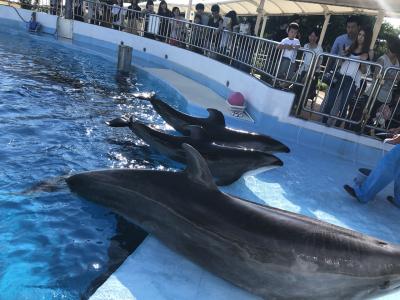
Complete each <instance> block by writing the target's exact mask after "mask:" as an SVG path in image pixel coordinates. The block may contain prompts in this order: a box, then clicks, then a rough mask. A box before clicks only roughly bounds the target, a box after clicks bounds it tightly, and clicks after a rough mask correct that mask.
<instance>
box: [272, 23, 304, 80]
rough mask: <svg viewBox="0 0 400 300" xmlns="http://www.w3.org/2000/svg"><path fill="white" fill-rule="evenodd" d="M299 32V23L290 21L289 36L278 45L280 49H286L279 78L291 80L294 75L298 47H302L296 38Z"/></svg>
mask: <svg viewBox="0 0 400 300" xmlns="http://www.w3.org/2000/svg"><path fill="white" fill-rule="evenodd" d="M298 32H299V25H298V24H297V23H290V24H289V27H288V33H287V35H288V36H287V38H284V39H283V40H282V41H281V43H280V44H279V45H278V46H277V48H278V49H282V50H284V51H283V54H282V60H281V64H280V66H279V71H278V77H279V78H284V79H287V80H290V79H291V78H292V77H293V73H294V69H295V62H296V56H297V49H299V48H300V41H299V40H298V39H297V38H296V36H297V34H298Z"/></svg>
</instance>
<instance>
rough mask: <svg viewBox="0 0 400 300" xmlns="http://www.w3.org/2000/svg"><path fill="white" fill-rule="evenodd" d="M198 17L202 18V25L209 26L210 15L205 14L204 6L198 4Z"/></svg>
mask: <svg viewBox="0 0 400 300" xmlns="http://www.w3.org/2000/svg"><path fill="white" fill-rule="evenodd" d="M195 8H196V15H199V16H200V18H201V22H200V24H201V25H208V21H209V19H210V15H209V14H207V13H205V12H204V4H203V3H197V4H196V7H195Z"/></svg>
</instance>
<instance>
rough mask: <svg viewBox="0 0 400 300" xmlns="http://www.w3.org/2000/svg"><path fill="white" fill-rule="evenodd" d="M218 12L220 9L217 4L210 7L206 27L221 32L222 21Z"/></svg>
mask: <svg viewBox="0 0 400 300" xmlns="http://www.w3.org/2000/svg"><path fill="white" fill-rule="evenodd" d="M219 11H220V9H219V5H218V4H214V5H213V6H211V18H209V20H208V24H207V25H208V26H210V27H214V28H217V29H219V30H222V27H223V23H224V20H223V19H222V17H221V15H220V14H219Z"/></svg>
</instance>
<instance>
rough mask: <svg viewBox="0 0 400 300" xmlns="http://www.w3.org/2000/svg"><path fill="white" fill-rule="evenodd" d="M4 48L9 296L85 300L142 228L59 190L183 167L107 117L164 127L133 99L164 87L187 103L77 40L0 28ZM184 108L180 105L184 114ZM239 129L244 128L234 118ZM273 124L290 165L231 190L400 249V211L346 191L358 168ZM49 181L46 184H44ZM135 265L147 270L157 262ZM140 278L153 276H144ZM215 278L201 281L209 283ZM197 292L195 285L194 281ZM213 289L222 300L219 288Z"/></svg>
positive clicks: (165, 284) (0, 110)
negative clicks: (137, 171) (71, 180)
mask: <svg viewBox="0 0 400 300" xmlns="http://www.w3.org/2000/svg"><path fill="white" fill-rule="evenodd" d="M7 30H9V29H7ZM10 40H12V41H13V43H10V42H9V41H10ZM0 49H1V50H0V51H1V53H0V54H1V55H2V57H3V58H4V63H3V64H2V66H1V67H0V72H1V73H0V75H1V79H0V81H1V88H0V96H1V99H2V103H1V107H0V114H1V116H3V118H2V121H0V122H1V123H0V132H1V133H2V135H1V138H2V142H3V143H2V145H3V148H2V150H0V156H1V157H2V158H3V160H2V161H1V163H0V168H1V170H2V171H3V172H2V175H1V176H2V180H1V190H2V192H1V200H2V201H1V205H2V206H3V209H2V210H1V214H2V221H0V224H1V225H0V229H1V230H2V232H3V235H2V237H1V238H2V240H3V241H2V247H3V253H2V256H0V266H1V268H2V270H1V272H2V275H3V276H2V278H1V280H0V295H1V296H0V297H4V298H5V299H32V295H35V298H39V299H40V298H43V299H48V298H65V299H77V298H79V297H80V296H81V295H88V294H90V291H92V290H93V288H94V287H95V286H96V283H98V282H99V276H101V275H102V274H105V273H104V272H106V271H107V270H108V268H109V266H108V265H107V263H108V262H109V261H110V260H109V257H110V256H111V257H115V254H117V256H118V253H119V254H121V252H122V255H119V258H121V257H125V256H126V255H127V254H129V253H128V252H129V251H128V250H124V249H122V245H124V244H125V243H126V242H127V238H126V235H124V234H123V233H127V232H129V231H131V232H130V236H129V237H130V238H132V236H135V237H137V238H135V239H136V241H135V243H133V245H131V247H130V249H131V250H132V249H134V248H135V247H136V246H137V245H138V244H139V243H140V241H141V239H143V237H144V233H143V232H140V231H139V230H137V229H133V230H135V231H134V232H135V234H133V235H132V229H130V228H128V227H127V226H128V224H123V223H122V222H123V221H122V220H120V219H116V218H115V217H114V216H113V215H111V214H110V213H109V211H108V210H106V209H103V208H101V207H98V206H96V205H94V204H92V203H90V202H86V201H84V200H81V199H79V198H76V197H74V196H73V195H71V194H70V193H69V191H68V190H66V189H61V190H56V191H54V192H52V193H48V192H46V191H49V190H54V189H55V187H58V186H60V182H62V178H60V176H63V175H67V174H69V173H71V172H79V171H82V170H87V169H95V168H107V167H123V166H129V167H137V168H143V167H152V168H166V167H175V166H176V165H175V164H174V163H173V162H171V161H169V160H167V159H166V158H164V157H162V156H159V155H157V154H155V153H153V152H151V150H150V149H148V148H146V147H143V143H142V142H141V141H139V140H137V139H135V138H134V136H133V135H132V134H131V133H130V131H129V130H121V129H117V130H116V129H111V128H107V127H106V126H105V125H104V121H106V120H108V119H110V118H113V117H116V116H119V115H120V114H121V113H134V114H135V116H136V117H137V118H139V119H142V120H145V121H148V122H152V123H156V124H158V125H159V126H160V127H161V128H165V124H164V123H163V122H162V120H161V119H160V118H159V117H158V116H157V115H155V113H154V111H153V110H152V108H151V107H150V106H149V105H148V103H146V102H143V101H139V100H136V99H134V98H133V97H132V94H131V93H132V92H133V91H136V90H137V89H140V90H156V91H157V92H159V94H160V95H161V97H162V98H166V99H167V100H169V101H170V102H174V101H173V100H176V99H179V97H178V96H177V95H175V94H174V92H173V91H171V90H168V89H165V86H160V85H159V83H158V82H157V81H151V79H150V80H149V78H148V76H146V75H145V74H143V73H142V72H141V71H140V70H135V72H134V73H133V75H132V76H131V78H129V80H127V79H124V78H116V77H115V68H114V63H113V62H110V61H107V60H104V59H103V58H102V57H100V56H93V55H92V54H88V53H86V52H83V51H81V50H80V49H79V48H78V47H75V46H74V45H68V46H67V47H65V48H63V47H60V44H59V42H56V41H54V40H52V39H51V37H50V38H49V37H41V36H30V35H28V34H24V33H16V32H14V33H13V32H11V33H9V32H8V33H7V35H5V34H4V33H0ZM181 101H182V99H180V100H179V101H176V102H175V103H174V104H175V106H178V107H180V108H184V106H185V103H181ZM185 109H186V108H185ZM185 109H184V110H185ZM189 109H190V107H189ZM231 125H233V126H235V125H236V126H238V127H240V124H239V123H235V122H231ZM275 129H276V128H269V127H268V126H266V129H265V133H271V132H272V133H273V135H274V136H275V137H276V138H278V139H281V140H283V141H286V142H287V143H288V144H289V145H290V147H291V148H292V150H293V151H292V153H290V154H287V155H286V154H284V155H281V157H282V159H283V160H284V162H285V166H284V168H281V169H277V170H273V171H271V172H265V173H261V174H257V175H255V176H248V175H247V176H244V177H242V179H240V180H239V181H238V182H236V183H234V184H233V185H231V186H229V187H225V188H223V190H224V191H226V192H229V193H232V194H235V195H238V196H241V197H243V198H245V199H249V200H252V201H255V202H259V203H265V204H269V205H272V206H275V207H280V208H283V209H287V210H290V211H294V212H298V213H302V214H305V215H309V216H311V217H314V218H318V219H322V220H325V221H328V222H331V223H333V224H337V225H340V226H344V227H347V228H351V229H354V230H358V231H361V232H364V233H368V234H371V235H374V236H376V237H380V238H383V239H386V240H389V241H391V242H396V243H398V242H399V239H398V236H397V234H396V233H397V232H398V228H399V227H400V224H399V221H398V218H397V216H398V211H397V210H394V209H393V208H392V206H390V205H389V204H388V203H386V202H384V201H376V202H374V203H372V204H370V205H368V206H360V205H359V204H358V203H356V202H354V201H353V202H352V200H351V199H349V198H348V197H346V195H345V194H344V193H343V191H342V189H341V186H342V184H343V183H346V182H349V181H350V180H351V179H352V177H354V173H355V169H356V168H357V167H359V165H358V164H355V163H354V162H352V161H351V160H350V161H349V160H345V159H343V158H340V157H337V156H334V155H330V154H327V153H326V152H325V151H324V150H321V149H320V148H318V147H317V149H314V148H310V147H309V144H308V143H307V142H306V141H293V140H292V139H288V136H285V135H282V136H280V135H279V130H275ZM321 145H322V143H321ZM321 175H323V176H321ZM58 179H60V180H58ZM42 180H45V181H46V180H47V181H48V184H39V185H37V183H40V182H41V181H42ZM52 183H54V184H52ZM61 187H63V185H62V184H61ZM42 191H45V192H42ZM386 192H387V193H390V190H387V191H386ZM382 198H383V197H380V200H381V199H382ZM124 229H125V230H124ZM156 250H157V249H156ZM155 253H157V252H155ZM135 263H137V264H138V265H139V264H140V263H141V264H142V266H143V265H146V264H147V265H146V266H147V267H148V266H149V265H150V264H152V263H154V262H148V261H143V262H138V261H136V262H135ZM156 263H157V261H156ZM3 266H4V267H3ZM139 269H140V268H139ZM133 271H135V269H133ZM166 272H167V274H168V278H169V279H171V280H166V279H165V278H158V277H157V275H154V274H152V276H153V278H152V280H154V281H156V282H157V285H158V286H159V287H160V286H161V289H159V290H160V291H162V292H163V293H162V294H161V295H159V296H160V298H168V297H169V295H171V286H172V285H173V284H174V282H173V280H172V278H174V276H173V274H174V272H180V270H179V269H176V270H167V271H166ZM135 275H137V276H138V277H139V278H140V279H142V280H149V278H146V274H135ZM189 275H190V276H192V275H193V274H189ZM195 276H196V274H194V276H193V277H194V278H195ZM207 276H209V275H204V276H203V278H201V280H202V281H203V282H207V280H209V279H208V277H207ZM100 280H101V277H100ZM193 282H194V283H197V281H196V280H193ZM142 283H143V282H142V281H141V280H138V281H137V282H136V283H134V284H136V285H137V296H138V298H140V295H141V293H145V292H146V291H144V290H143V289H140V287H141V284H142ZM216 286H217V288H218V289H219V292H218V295H221V293H222V294H223V288H227V289H229V288H231V287H230V286H229V285H228V286H225V287H221V286H220V285H219V284H217V285H216ZM201 287H202V286H201V285H198V286H197V289H200V288H201ZM180 288H181V287H180ZM173 290H174V293H173V295H174V299H187V297H188V294H184V293H180V290H179V288H178V287H177V288H176V289H173ZM182 290H185V289H184V288H183V289H182ZM188 290H190V291H192V290H194V289H191V288H190V286H189V288H188V286H186V291H188ZM207 292H208V293H209V295H212V291H210V290H208V291H207ZM177 295H178V296H179V297H175V296H177ZM198 295H200V296H201V294H199V293H198ZM229 295H235V293H233V294H229ZM236 295H238V294H236ZM233 298H234V297H233ZM219 299H220V298H219ZM230 299H232V297H231V298H230ZM238 299H239V298H238Z"/></svg>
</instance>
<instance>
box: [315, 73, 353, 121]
mask: <svg viewBox="0 0 400 300" xmlns="http://www.w3.org/2000/svg"><path fill="white" fill-rule="evenodd" d="M355 91H356V85H355V84H354V80H353V78H352V77H350V76H347V75H346V76H344V75H342V74H339V75H338V77H337V82H336V83H335V84H334V86H333V87H331V89H330V90H329V93H328V99H327V100H326V103H325V105H324V108H323V111H322V112H323V113H325V114H331V115H336V113H335V112H333V111H332V108H333V107H334V104H335V101H336V98H337V97H338V96H340V94H342V95H341V98H340V99H338V100H339V107H338V111H339V112H340V114H339V115H338V116H339V117H341V116H342V114H343V108H344V106H345V104H346V103H347V104H348V103H349V101H350V100H351V98H353V95H354V93H355ZM327 120H328V117H323V119H322V122H323V123H326V121H327Z"/></svg>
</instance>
